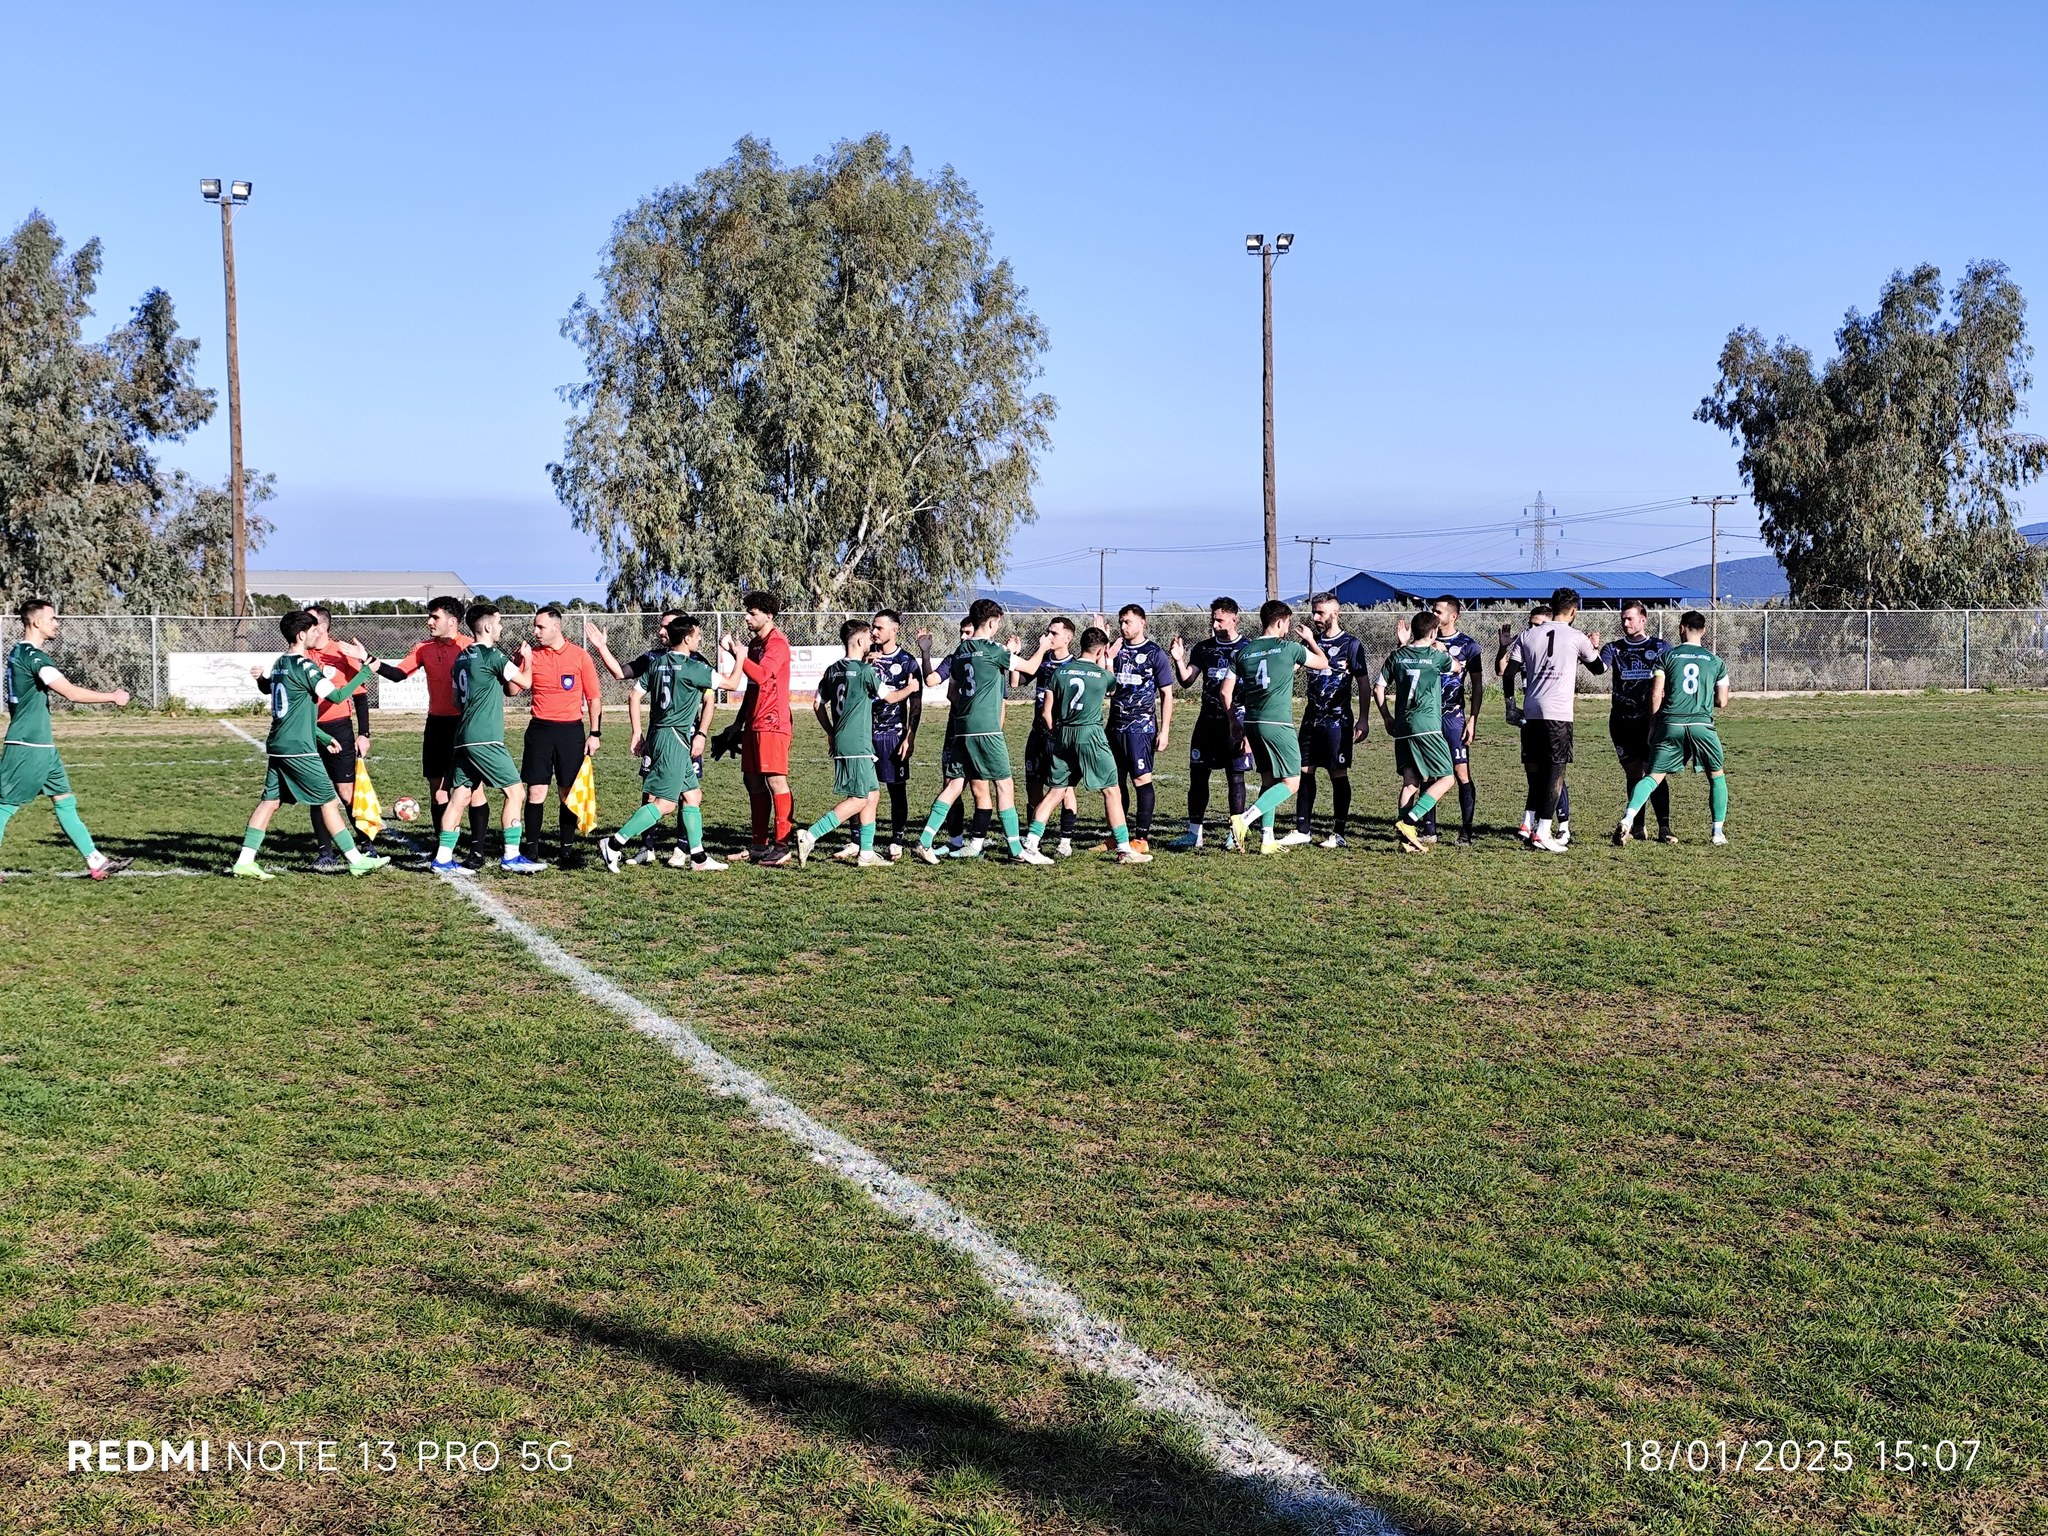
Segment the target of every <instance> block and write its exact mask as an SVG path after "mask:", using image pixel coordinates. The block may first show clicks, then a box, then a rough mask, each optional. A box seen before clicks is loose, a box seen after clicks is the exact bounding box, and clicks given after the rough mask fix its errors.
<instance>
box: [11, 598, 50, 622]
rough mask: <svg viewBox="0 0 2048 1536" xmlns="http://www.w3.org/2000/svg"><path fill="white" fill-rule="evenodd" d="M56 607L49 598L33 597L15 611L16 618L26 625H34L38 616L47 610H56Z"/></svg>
mask: <svg viewBox="0 0 2048 1536" xmlns="http://www.w3.org/2000/svg"><path fill="white" fill-rule="evenodd" d="M56 606H57V605H56V604H55V603H53V602H51V601H50V600H49V599H48V598H47V597H32V598H30V599H29V600H28V601H27V602H25V603H23V604H22V605H21V606H20V607H19V608H17V609H15V610H14V616H15V617H16V618H18V619H20V620H21V622H22V623H24V624H33V623H34V622H35V619H36V615H37V614H39V613H42V612H44V611H45V610H47V609H54V608H55V607H56Z"/></svg>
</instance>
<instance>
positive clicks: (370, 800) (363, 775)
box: [348, 758, 384, 842]
mask: <svg viewBox="0 0 2048 1536" xmlns="http://www.w3.org/2000/svg"><path fill="white" fill-rule="evenodd" d="M348 809H349V814H350V815H351V816H352V817H354V818H355V824H356V830H357V831H358V832H360V833H362V834H363V836H364V837H366V838H368V839H369V840H370V841H371V842H375V841H376V840H377V834H378V833H379V832H382V831H383V830H384V807H383V806H382V805H380V804H379V803H378V802H377V790H376V786H374V785H373V784H371V783H370V764H369V761H368V760H367V759H365V758H358V759H356V793H355V799H354V800H352V801H351V802H350V803H349V808H348Z"/></svg>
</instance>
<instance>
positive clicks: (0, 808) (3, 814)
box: [0, 805, 21, 841]
mask: <svg viewBox="0 0 2048 1536" xmlns="http://www.w3.org/2000/svg"><path fill="white" fill-rule="evenodd" d="M20 809H21V807H20V806H18V805H0V841H4V840H5V839H6V837H7V823H9V822H10V821H12V820H14V813H15V812H16V811H18V810H20Z"/></svg>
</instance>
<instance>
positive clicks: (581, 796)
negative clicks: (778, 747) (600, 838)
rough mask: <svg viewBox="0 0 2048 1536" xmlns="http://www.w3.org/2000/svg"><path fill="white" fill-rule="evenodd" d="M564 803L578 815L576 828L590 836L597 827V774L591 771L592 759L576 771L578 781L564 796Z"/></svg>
mask: <svg viewBox="0 0 2048 1536" xmlns="http://www.w3.org/2000/svg"><path fill="white" fill-rule="evenodd" d="M562 804H563V805H565V806H567V807H568V808H569V809H570V810H571V811H573V812H574V813H575V815H576V830H577V831H578V832H581V833H582V834H583V835H584V836H585V837H588V836H589V835H590V834H591V833H592V832H593V831H595V830H596V828H597V776H596V775H595V774H593V773H592V772H591V771H590V759H589V758H587V757H586V758H585V759H583V766H582V767H581V768H579V769H578V770H577V771H576V782H575V783H574V784H571V785H570V786H569V793H568V794H566V795H564V796H563V797H562Z"/></svg>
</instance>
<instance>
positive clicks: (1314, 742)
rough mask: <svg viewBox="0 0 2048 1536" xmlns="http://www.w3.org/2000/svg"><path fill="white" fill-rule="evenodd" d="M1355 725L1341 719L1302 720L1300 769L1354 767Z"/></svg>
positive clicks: (1336, 716) (1330, 717)
mask: <svg viewBox="0 0 2048 1536" xmlns="http://www.w3.org/2000/svg"><path fill="white" fill-rule="evenodd" d="M1356 728H1357V727H1356V723H1355V722H1354V721H1351V720H1347V719H1345V718H1344V716H1342V715H1331V716H1329V717H1328V718H1327V719H1321V720H1306V719H1305V720H1303V721H1302V722H1301V729H1300V731H1299V733H1298V736H1297V739H1298V740H1299V741H1300V742H1301V766H1302V767H1304V768H1349V767H1350V766H1351V733H1352V731H1353V730H1355V729H1356Z"/></svg>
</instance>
